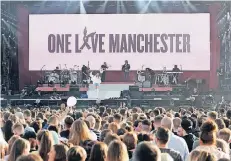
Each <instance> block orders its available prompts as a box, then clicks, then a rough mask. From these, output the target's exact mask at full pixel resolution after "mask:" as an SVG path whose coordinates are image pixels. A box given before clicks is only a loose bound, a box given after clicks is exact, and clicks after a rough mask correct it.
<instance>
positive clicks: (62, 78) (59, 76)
mask: <svg viewBox="0 0 231 161" xmlns="http://www.w3.org/2000/svg"><path fill="white" fill-rule="evenodd" d="M43 80H44V83H54V84H59V83H65V84H68V83H69V84H80V83H81V72H80V71H79V69H78V66H76V65H75V66H74V67H73V68H69V69H68V68H67V67H66V65H65V68H63V69H61V68H59V67H56V69H55V70H53V71H45V72H44V75H43Z"/></svg>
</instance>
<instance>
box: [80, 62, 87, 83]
mask: <svg viewBox="0 0 231 161" xmlns="http://www.w3.org/2000/svg"><path fill="white" fill-rule="evenodd" d="M81 71H82V82H84V81H85V80H87V77H88V67H87V66H86V65H83V66H82V69H81Z"/></svg>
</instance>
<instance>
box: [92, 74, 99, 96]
mask: <svg viewBox="0 0 231 161" xmlns="http://www.w3.org/2000/svg"><path fill="white" fill-rule="evenodd" d="M90 77H91V80H92V82H93V85H94V86H95V90H96V98H98V97H99V85H100V83H101V77H100V74H99V73H96V75H93V74H92V72H91V73H90Z"/></svg>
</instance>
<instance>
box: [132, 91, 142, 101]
mask: <svg viewBox="0 0 231 161" xmlns="http://www.w3.org/2000/svg"><path fill="white" fill-rule="evenodd" d="M142 98H143V93H142V92H140V91H132V92H131V99H142Z"/></svg>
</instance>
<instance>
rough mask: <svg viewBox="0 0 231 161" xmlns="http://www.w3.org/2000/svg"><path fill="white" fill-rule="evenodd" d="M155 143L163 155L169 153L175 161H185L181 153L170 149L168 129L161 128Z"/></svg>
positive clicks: (157, 132)
mask: <svg viewBox="0 0 231 161" xmlns="http://www.w3.org/2000/svg"><path fill="white" fill-rule="evenodd" d="M155 136H156V137H155V142H156V145H157V146H158V148H159V149H160V151H161V153H168V154H169V155H170V156H171V157H172V158H173V160H174V161H183V159H182V157H181V155H180V153H179V152H177V151H175V150H173V149H170V148H168V146H167V145H168V142H169V138H170V133H169V130H168V129H164V128H162V127H159V128H158V129H157V131H156V134H155Z"/></svg>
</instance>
